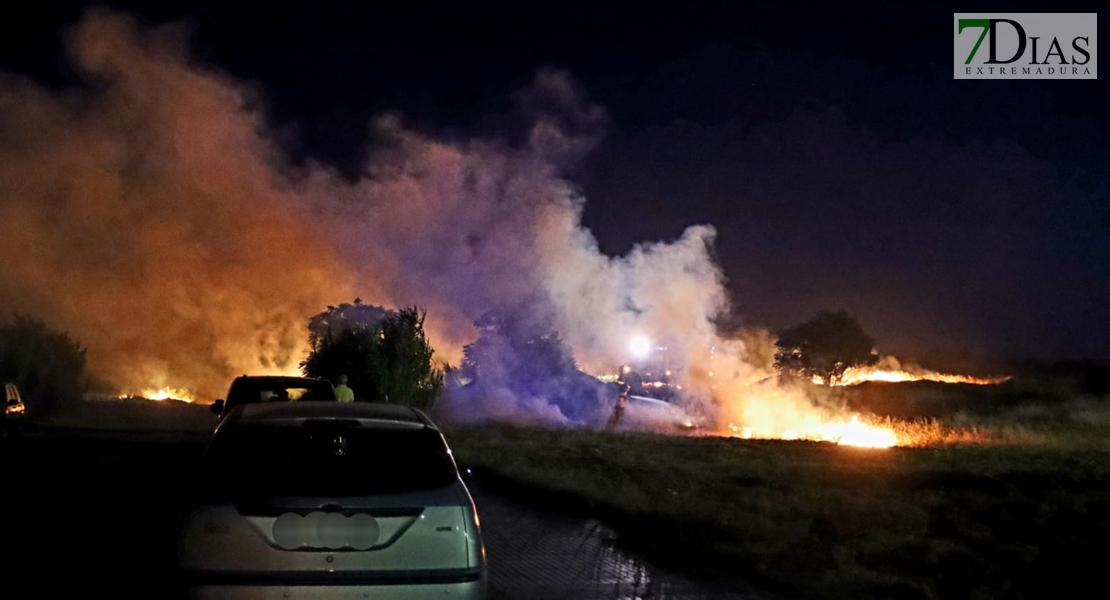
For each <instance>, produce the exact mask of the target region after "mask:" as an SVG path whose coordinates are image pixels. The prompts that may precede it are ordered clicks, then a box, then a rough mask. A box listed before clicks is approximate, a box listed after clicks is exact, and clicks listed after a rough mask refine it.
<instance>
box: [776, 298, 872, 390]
mask: <svg viewBox="0 0 1110 600" xmlns="http://www.w3.org/2000/svg"><path fill="white" fill-rule="evenodd" d="M775 345H776V346H777V347H778V351H777V352H775V367H776V368H777V369H778V370H779V371H780V372H781V373H784V374H789V375H794V376H797V377H802V378H805V379H813V378H815V377H816V378H817V379H819V380H820V381H821V382H822V383H824V384H825V385H836V384H838V383H840V380H841V379H842V378H843V377H844V372H845V371H846V370H848V369H849V368H851V367H858V366H864V365H873V364H875V363H876V362H878V360H879V355H878V354H876V353H875V351H874V346H875V340H874V339H872V338H871V337H869V336H868V335H867V334H866V333H864V331H863V327H862V326H861V325H860V323H859V320H858V319H856V317H855V316H854V315H852V314H851V313H849V312H848V311H846V310H837V311H829V310H823V311H821V312H818V313H817V314H816V315H814V316H813V318H811V319H809V320H808V321H806V322H804V323H801V324H798V325H795V326H794V327H791V328H789V329H784V330H782V331H780V332H779V334H778V340H777V341H776V342H775Z"/></svg>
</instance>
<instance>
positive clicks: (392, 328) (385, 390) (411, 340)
mask: <svg viewBox="0 0 1110 600" xmlns="http://www.w3.org/2000/svg"><path fill="white" fill-rule="evenodd" d="M364 306H367V305H364ZM328 308H329V310H333V309H334V307H328ZM374 308H377V307H374ZM424 315H425V313H424V312H422V311H420V310H418V309H417V308H415V307H413V308H405V309H402V310H401V311H400V312H390V311H387V312H386V314H385V316H384V317H383V318H381V319H377V320H376V321H375V322H374V323H373V324H369V325H366V324H357V323H352V322H349V321H347V322H344V323H343V324H342V326H340V327H338V328H337V330H332V329H327V330H325V331H323V332H322V336H321V335H314V336H313V337H311V343H312V351H311V352H310V353H309V355H308V357H306V358H305V360H304V361H302V362H301V371H302V372H303V373H304V374H305V375H306V376H309V377H323V378H325V379H329V380H331V381H335V379H336V378H337V377H338V376H339V375H340V374H345V375H347V379H348V385H350V387H351V389H352V390H354V392H355V396H356V399H358V400H364V401H371V402H390V403H393V404H404V405H406V406H413V407H416V408H420V409H428V408H430V407H431V406H432V404H433V403H434V402H435V399H436V396H437V395H438V393H439V390H440V388H442V387H443V370H442V369H440V368H438V367H436V366H435V364H434V363H433V362H432V354H433V352H434V350H433V349H432V347H431V345H430V344H429V343H428V340H427V337H426V336H425V335H424ZM317 316H319V315H317ZM314 319H316V318H315V317H314ZM314 333H315V332H314Z"/></svg>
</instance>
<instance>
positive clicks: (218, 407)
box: [208, 398, 224, 415]
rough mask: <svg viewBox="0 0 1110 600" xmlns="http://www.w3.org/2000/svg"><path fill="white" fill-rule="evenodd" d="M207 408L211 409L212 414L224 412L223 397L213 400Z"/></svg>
mask: <svg viewBox="0 0 1110 600" xmlns="http://www.w3.org/2000/svg"><path fill="white" fill-rule="evenodd" d="M208 409H209V410H211V411H212V414H214V415H218V414H220V413H222V412H224V401H223V399H222V398H221V399H219V400H217V401H215V402H213V403H212V405H211V406H209V407H208Z"/></svg>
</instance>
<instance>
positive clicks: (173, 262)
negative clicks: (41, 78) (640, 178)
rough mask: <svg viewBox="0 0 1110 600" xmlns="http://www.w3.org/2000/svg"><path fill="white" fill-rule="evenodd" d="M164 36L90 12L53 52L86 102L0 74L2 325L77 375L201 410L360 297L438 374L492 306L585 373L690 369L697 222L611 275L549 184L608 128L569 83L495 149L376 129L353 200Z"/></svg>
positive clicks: (707, 292)
mask: <svg viewBox="0 0 1110 600" xmlns="http://www.w3.org/2000/svg"><path fill="white" fill-rule="evenodd" d="M178 33H179V32H178V31H177V30H175V29H173V28H168V29H162V30H145V29H142V28H140V27H138V26H137V25H136V24H135V23H134V22H133V21H132V20H131V19H129V18H128V17H126V16H123V15H119V14H114V13H107V12H100V11H97V12H92V13H90V14H88V15H87V16H86V17H85V18H84V19H82V21H81V22H80V23H79V24H78V25H76V26H75V27H74V28H73V29H72V30H71V31H70V32H69V34H68V36H67V37H66V40H67V42H68V44H69V50H70V53H71V57H72V62H73V64H74V65H75V67H76V68H77V69H78V70H79V72H80V73H82V74H83V77H84V78H85V82H86V85H84V86H83V87H82V88H81V89H74V90H67V91H64V92H56V91H52V90H48V89H46V88H44V87H42V86H40V85H38V84H36V83H35V82H33V81H29V80H26V79H21V78H19V77H16V76H11V75H4V76H2V77H0V253H2V254H3V255H4V256H5V257H6V260H5V261H4V262H3V263H2V264H0V310H4V311H8V312H20V313H25V314H30V315H34V316H37V317H41V318H43V319H45V320H47V321H48V322H49V323H50V324H52V325H54V326H56V327H59V328H62V329H65V330H67V331H69V332H71V333H72V334H73V335H75V336H76V337H77V338H78V339H80V340H81V341H82V342H83V343H85V344H87V346H88V347H89V358H90V367H91V369H92V370H93V372H95V373H100V374H103V375H105V376H106V377H107V378H109V379H110V380H111V381H113V382H115V383H117V384H118V385H120V386H123V387H124V388H125V390H135V389H140V388H145V387H151V386H154V387H159V386H163V385H171V386H175V387H189V388H192V389H194V390H196V391H197V392H198V393H200V394H201V397H204V396H208V397H214V395H216V394H218V393H219V392H221V391H222V390H223V389H224V387H225V386H226V385H227V383H228V381H229V380H230V378H231V377H232V376H234V375H237V374H240V373H243V372H274V371H278V372H281V371H285V372H289V371H293V370H295V369H296V366H297V363H298V362H299V361H300V359H301V358H302V357H303V355H304V352H305V351H306V345H307V344H306V340H307V330H306V323H307V320H308V318H309V317H311V316H312V315H314V314H316V313H318V312H320V311H321V310H323V309H324V307H325V306H327V305H328V304H336V303H339V302H343V301H347V300H350V299H351V298H354V297H355V296H359V297H361V298H363V299H364V300H365V301H366V302H368V303H373V304H380V305H383V306H387V307H396V306H404V305H411V304H417V305H420V306H422V307H424V308H426V309H427V311H428V322H427V326H428V327H429V329H430V331H429V334H430V337H431V340H432V342H433V344H434V345H435V347H436V348H437V351H438V353H439V357H440V359H441V360H450V361H452V362H457V361H458V360H459V357H460V349H461V347H462V345H463V344H464V343H467V342H469V341H472V339H473V338H474V336H475V330H474V328H473V322H474V321H475V320H476V319H478V318H480V317H482V316H483V315H485V314H487V313H488V312H489V311H491V310H492V311H511V312H513V313H515V314H526V315H528V317H529V318H531V319H534V320H535V322H537V323H540V324H543V325H545V326H547V325H549V326H551V327H553V328H554V329H556V330H557V331H558V332H559V333H560V335H561V336H562V337H563V339H565V340H566V341H567V342H568V344H570V346H571V347H572V348H573V349H574V351H575V355H576V358H577V359H578V361H579V364H580V365H581V366H583V367H585V368H587V369H593V370H601V369H607V368H612V367H614V366H615V364H616V363H617V362H619V361H621V360H622V359H623V358H624V356H625V353H626V351H627V342H628V339H629V332H632V331H641V332H643V333H644V334H646V335H659V334H660V332H666V333H667V335H669V336H671V337H670V338H669V339H668V340H667V343H668V344H670V347H671V351H672V354H673V355H674V356H675V357H690V359H691V360H694V359H695V357H698V356H700V355H701V354H703V353H704V352H705V349H706V348H708V347H709V346H710V345H712V344H714V343H716V337H715V332H714V328H713V326H712V322H711V320H712V319H713V318H714V317H715V316H716V315H717V314H718V313H720V312H721V311H722V310H725V309H727V301H726V296H725V293H724V287H723V278H722V275H721V273H720V270H719V268H718V267H717V265H716V264H715V263H714V262H713V260H712V259H711V258H710V256H711V255H710V245H711V244H712V243H713V239H714V236H715V232H714V230H713V229H712V228H711V227H709V226H695V227H691V228H690V229H688V230H687V231H686V232H685V234H684V235H682V236H681V237H680V238H679V239H677V240H674V241H672V242H670V243H655V244H643V245H640V246H638V247H636V248H635V249H634V250H633V251H632V252H631V253H629V255H627V256H625V257H622V258H616V259H614V258H610V257H607V256H604V255H603V254H601V253H600V252H599V250H598V248H597V243H596V241H595V240H594V238H593V236H592V234H591V233H590V232H589V231H587V230H585V229H584V228H583V227H582V225H581V212H582V206H583V204H582V202H583V200H582V199H581V198H580V197H578V195H577V194H576V193H575V190H574V188H573V186H572V185H571V184H570V183H569V182H568V181H567V180H566V179H565V178H564V177H563V176H562V173H563V172H564V171H565V170H566V169H568V168H572V167H573V166H574V165H575V164H576V163H577V162H578V161H579V160H580V159H581V158H582V157H583V156H584V155H585V154H586V153H587V152H589V150H590V149H591V148H592V147H593V146H594V144H595V143H596V142H597V141H598V140H599V139H600V136H601V135H602V134H603V133H604V126H605V123H606V116H605V113H604V111H603V110H601V109H600V108H599V107H596V106H592V105H590V104H588V103H587V102H586V101H585V100H584V98H583V97H582V94H581V92H580V91H579V90H578V89H577V88H576V86H575V85H574V83H573V81H571V80H570V78H569V77H568V76H566V75H565V74H562V73H558V72H551V71H544V72H541V73H539V74H538V75H537V77H536V79H535V81H534V82H533V84H532V86H531V87H530V88H528V89H526V90H524V91H522V92H521V93H520V94H519V95H518V96H517V97H516V99H515V102H516V110H517V114H516V115H512V117H513V118H514V119H515V122H517V123H525V124H526V125H525V126H522V127H521V131H520V132H519V135H517V136H508V137H512V138H514V139H513V140H512V142H511V143H510V142H509V141H506V140H502V139H469V140H457V139H456V140H442V139H437V138H436V137H435V136H432V135H429V134H427V133H423V132H419V131H415V130H412V129H410V128H407V127H406V126H405V125H404V124H403V122H402V120H401V118H400V117H398V116H394V115H385V116H382V117H379V118H378V119H376V120H375V121H374V122H373V123H372V124H371V125H370V126H371V128H372V136H371V138H372V139H373V140H374V144H373V146H372V148H371V150H370V152H369V153H368V154H369V159H368V161H367V163H366V165H365V168H364V176H363V177H362V178H361V179H359V180H357V181H354V182H352V181H349V180H347V179H344V178H342V177H340V176H339V175H338V174H337V173H336V172H335V171H334V170H332V169H331V168H329V167H327V166H323V165H308V166H307V167H302V168H295V167H293V166H292V165H291V164H288V163H287V162H286V161H285V159H284V158H283V155H282V152H281V150H280V147H279V146H278V145H277V144H276V143H275V142H274V141H273V138H274V137H275V136H274V135H273V133H272V132H270V131H268V130H267V128H266V126H265V120H264V119H263V115H262V114H261V113H260V112H259V103H258V102H257V97H256V94H255V93H253V92H252V90H251V89H250V87H249V86H247V85H245V84H243V83H241V82H237V81H233V80H232V79H230V78H229V77H227V76H224V75H222V74H220V73H218V72H214V71H212V70H208V69H203V68H199V67H197V66H195V65H193V64H191V63H190V62H189V59H188V56H187V52H186V51H185V49H184V48H183V47H182V45H181V44H180V43H179V39H181V36H179V35H178Z"/></svg>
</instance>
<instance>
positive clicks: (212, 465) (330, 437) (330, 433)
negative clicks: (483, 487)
mask: <svg viewBox="0 0 1110 600" xmlns="http://www.w3.org/2000/svg"><path fill="white" fill-rule="evenodd" d="M205 472H206V473H207V474H208V476H209V477H210V481H211V484H212V489H211V491H214V492H216V493H218V494H231V495H248V496H256V495H264V496H358V495H367V494H380V493H394V492H407V491H415V490H423V489H431V488H437V487H443V486H445V485H448V484H450V483H452V482H453V481H455V480H456V478H457V477H458V472H457V471H456V468H455V463H454V460H453V459H452V458H451V455H450V453H449V451H448V450H447V446H446V444H445V443H444V442H443V437H442V436H441V435H440V434H439V433H438V432H436V431H435V430H432V429H419V430H396V431H389V430H380V429H364V428H361V427H358V426H353V427H352V426H346V427H336V426H319V425H316V426H312V425H309V426H302V427H260V426H240V427H236V428H233V429H229V430H225V431H221V432H220V433H219V434H217V435H216V438H215V439H214V440H213V441H212V444H211V446H210V447H209V450H208V452H207V454H206V456H205Z"/></svg>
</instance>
